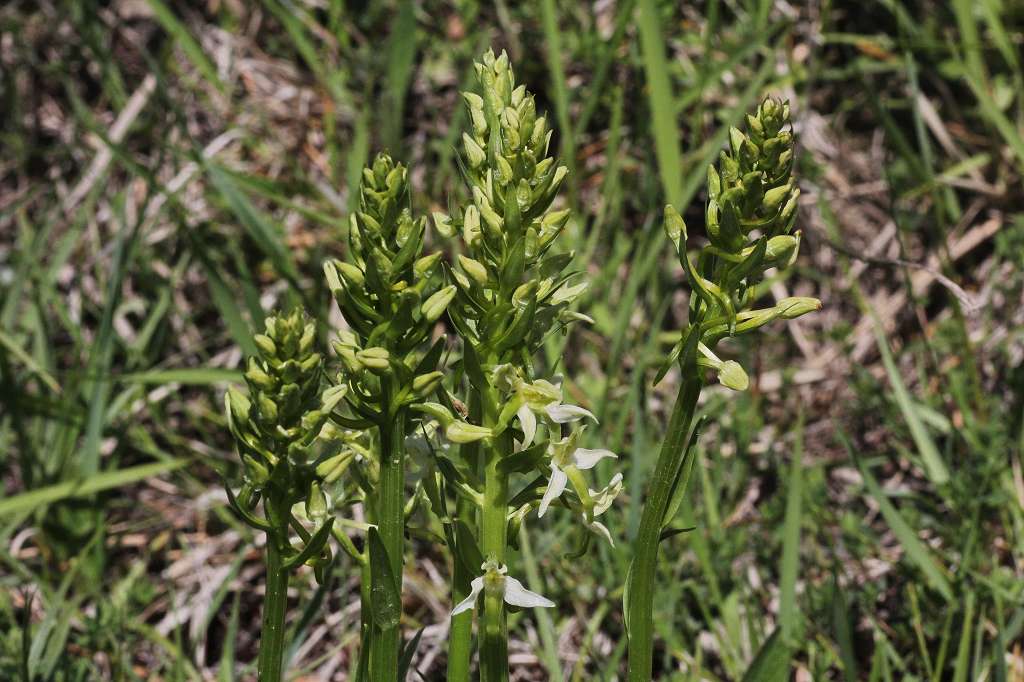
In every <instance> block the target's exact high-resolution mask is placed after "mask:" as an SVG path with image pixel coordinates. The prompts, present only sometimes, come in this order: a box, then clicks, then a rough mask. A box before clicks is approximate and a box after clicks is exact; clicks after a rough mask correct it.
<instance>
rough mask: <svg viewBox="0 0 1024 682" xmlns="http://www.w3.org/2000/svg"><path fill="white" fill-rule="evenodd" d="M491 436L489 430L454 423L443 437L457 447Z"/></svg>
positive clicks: (467, 424)
mask: <svg viewBox="0 0 1024 682" xmlns="http://www.w3.org/2000/svg"><path fill="white" fill-rule="evenodd" d="M492 435H493V433H492V432H491V430H490V429H489V428H487V427H485V426H477V425H475V424H470V423H468V422H464V421H454V422H452V423H451V424H449V425H448V427H447V428H446V429H445V436H447V438H448V440H450V441H451V442H453V443H457V444H459V445H463V444H465V443H474V442H476V441H478V440H483V439H484V438H490V437H491V436H492Z"/></svg>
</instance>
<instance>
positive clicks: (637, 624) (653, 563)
mask: <svg viewBox="0 0 1024 682" xmlns="http://www.w3.org/2000/svg"><path fill="white" fill-rule="evenodd" d="M687 369H689V371H686V370H687ZM684 376H686V378H685V379H684V380H683V383H682V385H680V387H679V395H678V396H676V404H675V407H674V408H673V409H672V418H671V419H670V421H669V425H668V433H667V434H666V435H665V440H664V441H663V442H662V444H661V452H660V453H659V454H658V463H657V465H656V466H655V469H654V476H653V478H652V479H651V483H650V486H649V487H648V492H647V497H646V498H645V499H646V504H645V505H644V510H643V514H642V515H641V517H640V530H639V532H638V533H637V537H636V540H635V541H634V544H633V565H632V567H631V572H630V579H629V585H628V588H629V611H628V613H627V617H628V621H627V622H628V623H629V632H628V634H629V681H630V682H650V681H651V680H652V679H653V677H652V676H651V669H652V658H653V655H654V581H655V577H656V576H655V572H656V569H657V562H658V542H659V539H660V536H661V529H662V527H663V525H664V520H665V510H666V509H667V507H668V503H669V496H670V494H671V493H672V486H673V484H674V483H675V480H676V476H677V474H678V473H679V467H680V465H681V464H682V461H683V456H684V455H685V449H686V438H687V435H688V434H689V431H690V423H691V422H692V421H693V414H694V411H695V410H696V409H697V399H698V398H699V397H700V389H701V372H700V371H699V370H698V369H697V368H696V367H693V368H684Z"/></svg>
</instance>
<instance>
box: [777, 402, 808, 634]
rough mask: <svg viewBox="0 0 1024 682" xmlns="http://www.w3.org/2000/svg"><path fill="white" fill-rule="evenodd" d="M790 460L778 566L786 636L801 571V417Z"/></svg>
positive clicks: (781, 620) (790, 629)
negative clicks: (780, 558)
mask: <svg viewBox="0 0 1024 682" xmlns="http://www.w3.org/2000/svg"><path fill="white" fill-rule="evenodd" d="M794 435H795V438H794V443H793V461H792V463H791V464H790V465H789V485H788V486H787V488H786V516H785V521H784V522H783V526H782V562H781V566H780V567H779V628H780V629H781V630H782V632H783V633H784V635H785V636H786V637H787V638H790V639H792V638H793V637H794V636H796V626H797V617H798V614H799V609H798V608H797V604H796V579H797V575H798V574H799V571H800V522H801V511H802V510H801V502H802V497H803V461H802V460H803V450H804V447H803V446H804V416H803V412H802V411H801V412H800V415H799V416H798V418H797V424H796V428H795V430H794Z"/></svg>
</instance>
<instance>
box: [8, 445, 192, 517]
mask: <svg viewBox="0 0 1024 682" xmlns="http://www.w3.org/2000/svg"><path fill="white" fill-rule="evenodd" d="M190 461H191V460H188V459H184V458H181V459H172V460H168V461H166V462H155V463H152V464H142V465H140V466H136V467H129V468H127V469H120V470H117V471H105V472H102V473H99V474H95V475H93V476H90V477H88V478H85V479H81V480H77V481H76V480H72V481H65V482H64V483H58V484H56V485H50V486H46V487H45V488H37V489H36V490H30V491H29V492H26V493H21V494H20V495H15V496H14V497H9V498H7V499H5V500H0V517H3V516H7V515H10V514H18V513H21V512H27V511H31V510H33V509H35V508H36V507H40V506H42V505H44V504H52V503H54V502H57V501H59V500H64V499H68V498H72V497H85V496H87V495H92V494H94V493H98V492H101V491H103V490H109V489H110V488H119V487H121V486H124V485H128V484H130V483H135V482H136V481H141V480H144V479H147V478H152V477H153V476H159V475H160V474H164V473H167V472H168V471H174V470H175V469H181V468H182V467H184V466H186V465H187V464H189V462H190Z"/></svg>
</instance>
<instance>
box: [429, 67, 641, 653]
mask: <svg viewBox="0 0 1024 682" xmlns="http://www.w3.org/2000/svg"><path fill="white" fill-rule="evenodd" d="M476 75H477V81H478V85H479V91H478V92H476V93H473V92H470V93H464V94H463V97H464V100H465V103H466V105H467V108H468V112H469V119H470V121H471V130H470V131H469V132H467V133H465V134H464V135H463V138H462V143H463V160H464V168H465V177H466V180H467V182H468V184H469V189H470V191H471V197H472V198H471V201H470V202H468V203H467V204H466V206H465V207H464V208H462V209H461V210H459V211H456V212H455V213H454V215H452V216H448V215H444V214H439V213H438V214H435V215H434V221H435V223H436V225H437V226H438V228H439V229H440V230H442V231H444V232H446V233H448V234H451V235H455V234H459V235H461V238H462V239H461V241H462V245H463V247H464V250H463V253H462V254H460V255H459V256H458V259H457V263H456V264H455V265H454V266H453V267H451V268H449V269H448V274H449V278H450V280H451V281H452V282H453V284H454V285H455V287H456V293H455V296H454V298H453V299H452V301H451V303H450V305H449V306H448V316H449V318H450V319H451V321H452V324H453V326H454V327H455V329H456V330H457V331H458V334H459V336H460V337H461V339H462V341H463V360H462V366H463V370H464V375H465V377H466V378H467V379H468V383H469V389H470V390H469V396H468V399H467V400H466V401H465V402H466V403H467V404H470V405H474V404H479V405H480V408H479V410H476V411H472V410H471V411H470V413H469V414H468V415H466V416H463V417H459V418H456V417H455V416H454V415H453V414H452V413H451V412H450V411H448V410H446V409H444V408H443V407H442V406H440V405H433V406H430V407H429V408H426V409H429V410H430V413H431V414H432V415H433V416H434V417H435V418H437V419H438V421H439V422H440V423H441V425H443V426H444V427H445V435H446V436H447V438H448V439H449V440H450V441H451V442H452V443H455V444H459V445H462V446H471V445H472V444H479V445H480V446H481V450H482V455H483V456H482V461H481V460H479V459H476V458H475V455H470V456H471V457H473V458H474V459H472V460H467V461H465V462H464V468H463V471H462V474H461V480H460V485H461V486H462V488H463V489H465V488H466V487H469V488H470V491H469V494H468V496H469V497H470V498H471V499H473V500H476V501H477V502H478V504H479V505H480V506H481V508H482V522H481V524H480V527H479V528H478V537H479V545H480V549H479V550H476V551H477V552H479V553H481V556H482V558H483V559H484V569H483V570H484V575H483V576H481V577H478V578H477V579H475V580H474V581H473V582H472V590H473V592H472V594H471V595H470V597H468V598H467V600H466V601H463V602H462V603H461V604H460V605H459V606H458V607H457V608H456V610H455V612H454V613H453V615H458V614H459V613H461V612H462V611H463V610H465V609H468V608H470V606H471V605H472V604H473V602H474V600H475V597H476V595H477V594H478V593H479V592H480V590H482V589H483V590H485V592H486V591H487V590H488V589H490V588H487V587H486V586H488V585H490V586H492V587H493V589H491V591H492V592H495V593H496V594H497V592H499V591H501V590H504V594H505V601H506V602H507V603H511V604H517V605H526V606H535V605H550V604H547V603H545V604H542V603H540V601H538V600H539V599H543V598H540V597H539V596H537V599H526V600H525V601H524V602H523V603H519V602H517V601H514V600H515V599H516V595H522V594H523V593H522V591H521V588H522V586H521V585H519V584H518V583H517V582H516V581H514V579H512V578H507V577H505V574H504V565H505V560H504V557H505V548H506V546H507V545H512V544H515V540H514V537H515V536H514V533H513V531H514V530H516V529H518V527H519V526H520V525H521V524H522V522H523V520H524V518H525V517H526V515H527V514H528V513H529V512H530V511H532V510H533V509H536V510H537V513H538V516H544V515H545V513H546V512H547V511H548V509H549V508H550V507H551V506H552V505H554V504H560V505H563V506H565V507H567V508H569V509H571V510H573V512H574V513H576V514H578V515H579V517H580V518H581V519H582V522H583V526H584V527H585V528H587V529H589V530H590V531H592V532H594V533H596V534H598V535H599V536H601V537H603V538H605V539H607V540H608V541H609V542H611V539H612V538H611V534H610V533H609V532H608V530H607V528H606V527H605V526H604V525H602V524H601V523H600V522H599V521H597V519H596V517H598V516H599V515H600V514H602V513H604V512H605V511H607V509H608V508H609V507H610V506H611V504H612V501H613V500H614V499H615V496H616V495H617V494H618V492H619V491H620V490H621V488H622V477H621V475H615V476H614V477H613V478H612V479H611V481H610V482H609V484H608V485H607V486H605V487H604V488H602V489H600V490H594V489H593V488H591V487H590V486H589V485H588V482H587V479H586V476H585V473H584V472H586V471H588V470H591V469H593V468H594V467H595V465H596V464H597V463H598V462H599V461H601V460H603V459H613V458H615V454H614V453H612V452H610V451H608V450H597V449H588V448H582V447H579V446H578V445H577V444H578V443H579V442H580V440H581V438H582V435H583V432H584V427H583V423H584V422H585V421H587V420H591V421H595V422H596V419H595V418H594V415H593V414H591V413H590V412H589V411H588V410H586V409H584V408H582V407H579V406H576V405H570V404H566V403H565V402H564V400H563V395H562V389H561V387H560V386H559V385H558V383H557V382H555V381H549V380H546V379H543V378H538V377H536V376H534V367H533V355H534V354H535V352H536V351H537V350H538V348H539V347H540V345H541V344H542V342H543V340H544V339H545V338H546V337H547V336H548V335H549V334H550V333H552V332H553V331H557V330H558V329H560V328H563V327H565V326H566V325H568V324H571V323H573V322H576V321H589V318H587V317H586V316H584V315H580V314H578V313H575V312H573V311H572V310H570V309H569V308H570V306H571V305H572V304H573V302H574V301H575V300H576V299H577V298H578V297H579V296H580V295H581V294H582V293H583V292H584V291H585V290H586V286H587V285H586V282H584V281H580V279H579V278H578V273H576V272H574V271H572V270H570V269H569V266H570V263H571V262H572V260H573V256H574V254H573V253H572V252H571V251H564V250H561V249H559V248H558V243H559V240H558V237H559V235H560V234H561V233H562V232H563V230H564V229H565V227H566V225H567V224H568V222H569V219H570V211H569V210H568V209H555V208H553V207H552V204H553V202H554V199H555V197H556V195H557V193H558V191H559V188H560V187H561V185H562V182H563V181H564V180H565V177H566V173H567V170H566V168H565V166H562V165H559V164H558V163H556V162H555V160H554V158H553V157H551V156H549V155H548V146H549V143H550V139H551V129H550V127H549V126H548V123H547V120H546V119H545V118H544V117H543V116H541V115H538V113H537V110H536V104H535V101H534V98H533V96H532V95H531V94H530V93H528V92H527V91H526V88H525V87H524V86H522V85H516V82H515V76H514V74H513V72H512V68H511V67H510V66H509V62H508V57H507V55H505V54H504V53H502V54H501V55H499V56H495V55H494V54H493V53H492V52H488V53H487V54H485V55H484V57H483V60H482V61H481V62H479V63H477V64H476ZM563 428H568V429H569V432H568V433H567V434H565V435H564V436H563V433H562V429H563ZM472 447H473V448H476V445H473V446H472ZM467 452H470V453H475V452H476V450H475V449H470V450H467ZM480 473H482V476H480V475H479V474H480ZM517 473H518V474H540V475H541V476H542V477H543V478H542V479H541V480H542V481H544V485H543V492H541V489H540V488H538V489H536V490H535V491H532V489H530V490H531V491H532V492H533V494H530V493H529V492H528V493H527V494H525V495H519V496H516V497H515V498H514V499H513V498H510V497H509V496H508V493H507V489H508V486H509V481H510V480H512V478H513V476H514V475H515V474H517ZM570 492H571V494H570ZM506 526H507V527H506ZM452 549H453V552H456V553H458V551H459V549H458V547H457V546H455V547H453V548H452ZM470 554H472V553H470ZM473 556H475V555H473ZM471 559H472V556H470V555H467V556H466V557H463V560H464V564H466V565H469V564H470V563H471ZM499 588H500V589H499ZM510 594H511V595H512V596H511V597H510V596H509V595H510ZM535 596H536V595H535ZM510 599H512V600H513V601H509V600H510ZM545 601H546V600H545ZM498 605H500V600H499V601H498V602H497V604H496V607H497V606H498ZM487 617H488V618H489V619H490V621H489V624H488V626H487V627H486V628H485V632H496V631H500V630H501V628H500V627H498V626H497V625H496V622H497V621H496V620H495V619H498V618H499V617H500V614H497V613H494V608H492V609H491V611H490V612H489V613H487ZM482 646H483V645H482Z"/></svg>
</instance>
